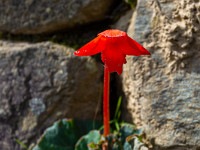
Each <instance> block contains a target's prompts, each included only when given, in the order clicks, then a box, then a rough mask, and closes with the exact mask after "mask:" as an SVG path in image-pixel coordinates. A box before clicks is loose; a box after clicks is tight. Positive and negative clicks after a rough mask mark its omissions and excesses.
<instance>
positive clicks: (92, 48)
mask: <svg viewBox="0 0 200 150" xmlns="http://www.w3.org/2000/svg"><path fill="white" fill-rule="evenodd" d="M105 46H106V39H105V38H104V37H102V36H101V35H99V36H98V37H96V38H95V39H93V40H92V41H90V42H89V43H87V44H86V45H84V46H83V47H81V48H80V49H79V50H77V51H76V52H74V55H77V56H89V55H95V54H97V53H100V52H101V51H103V50H104V49H105Z"/></svg>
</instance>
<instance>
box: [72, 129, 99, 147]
mask: <svg viewBox="0 0 200 150" xmlns="http://www.w3.org/2000/svg"><path fill="white" fill-rule="evenodd" d="M101 139H102V136H101V134H100V132H99V131H98V130H93V131H90V132H89V133H88V134H87V135H85V136H83V137H81V138H80V139H79V141H78V142H77V143H76V146H75V150H90V149H99V146H98V144H99V142H100V141H101Z"/></svg>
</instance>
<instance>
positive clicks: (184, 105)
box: [123, 0, 200, 150]
mask: <svg viewBox="0 0 200 150" xmlns="http://www.w3.org/2000/svg"><path fill="white" fill-rule="evenodd" d="M199 14H200V2H199V1H198V0H193V1H191V0H139V1H138V6H137V9H136V11H135V13H134V15H133V18H132V23H131V25H130V27H129V30H128V31H129V33H128V34H129V35H130V36H131V37H133V38H134V39H136V40H137V41H139V42H141V43H143V46H144V47H146V48H147V49H148V50H149V51H150V52H151V54H152V55H151V56H139V57H128V61H127V62H128V64H127V65H125V67H124V72H123V85H124V87H123V88H124V91H125V95H126V97H127V101H126V102H124V108H125V109H124V112H123V116H124V118H125V119H126V121H130V122H131V121H132V122H134V123H135V124H136V125H137V126H138V127H142V128H144V131H145V133H146V136H147V138H148V139H149V141H151V142H152V144H153V146H154V149H156V150H157V149H158V150H163V149H167V150H168V149H170V150H172V149H173V150H179V149H181V150H186V149H194V150H196V149H199V148H200V42H199V41H200V15H199Z"/></svg>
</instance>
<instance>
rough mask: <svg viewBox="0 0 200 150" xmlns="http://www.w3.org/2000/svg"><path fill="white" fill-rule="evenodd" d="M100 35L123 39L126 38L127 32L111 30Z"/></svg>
mask: <svg viewBox="0 0 200 150" xmlns="http://www.w3.org/2000/svg"><path fill="white" fill-rule="evenodd" d="M99 34H100V35H103V36H105V37H121V36H126V35H127V34H126V32H123V31H120V30H117V29H110V30H106V31H104V32H101V33H99Z"/></svg>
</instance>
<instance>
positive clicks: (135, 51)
mask: <svg viewBox="0 0 200 150" xmlns="http://www.w3.org/2000/svg"><path fill="white" fill-rule="evenodd" d="M118 46H119V48H120V49H121V50H122V52H123V53H124V54H125V55H134V56H139V55H151V54H150V53H149V51H147V50H146V49H145V48H144V47H143V46H142V45H140V44H139V43H137V42H136V41H134V40H133V39H131V38H130V37H128V36H126V37H121V38H120V42H118Z"/></svg>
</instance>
